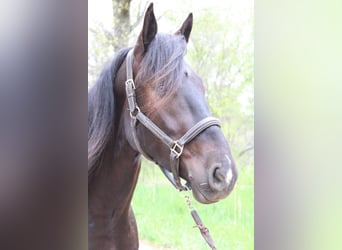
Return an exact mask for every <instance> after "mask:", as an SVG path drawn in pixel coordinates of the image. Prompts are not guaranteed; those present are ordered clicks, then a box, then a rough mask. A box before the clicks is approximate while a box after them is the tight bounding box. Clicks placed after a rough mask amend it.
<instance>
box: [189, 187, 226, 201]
mask: <svg viewBox="0 0 342 250" xmlns="http://www.w3.org/2000/svg"><path fill="white" fill-rule="evenodd" d="M192 195H193V196H194V197H195V199H196V200H197V201H198V202H200V203H202V204H211V203H215V202H218V201H219V200H220V199H216V198H214V199H211V198H209V197H208V195H205V194H204V192H203V191H201V190H199V189H197V188H193V189H192Z"/></svg>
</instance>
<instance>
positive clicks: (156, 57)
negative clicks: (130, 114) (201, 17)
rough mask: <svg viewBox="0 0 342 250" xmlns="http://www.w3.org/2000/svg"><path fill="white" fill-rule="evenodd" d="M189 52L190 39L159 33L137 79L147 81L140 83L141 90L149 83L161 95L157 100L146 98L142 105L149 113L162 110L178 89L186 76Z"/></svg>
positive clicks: (145, 56)
mask: <svg viewBox="0 0 342 250" xmlns="http://www.w3.org/2000/svg"><path fill="white" fill-rule="evenodd" d="M185 53H186V41H185V39H184V37H183V36H180V35H173V34H163V33H158V34H157V35H156V36H155V38H154V39H153V40H152V42H151V43H150V44H149V46H148V50H147V51H146V53H145V54H144V57H143V59H142V61H141V64H140V69H139V72H138V73H137V75H136V80H135V81H136V82H143V83H145V84H142V85H138V86H136V87H137V92H140V91H139V88H146V84H148V85H149V87H152V88H153V89H154V90H155V91H156V92H157V94H158V97H159V98H158V99H157V100H156V99H154V100H150V101H148V100H144V104H145V105H144V106H142V107H141V108H142V109H143V110H144V112H146V114H147V115H151V114H152V113H153V112H154V111H156V110H158V109H159V108H160V107H161V106H162V105H163V104H165V103H166V102H167V101H168V100H169V98H170V97H171V96H172V95H173V93H174V92H175V91H176V90H177V89H178V87H179V85H180V83H181V77H182V76H183V75H184V72H183V71H184V61H183V58H184V55H185Z"/></svg>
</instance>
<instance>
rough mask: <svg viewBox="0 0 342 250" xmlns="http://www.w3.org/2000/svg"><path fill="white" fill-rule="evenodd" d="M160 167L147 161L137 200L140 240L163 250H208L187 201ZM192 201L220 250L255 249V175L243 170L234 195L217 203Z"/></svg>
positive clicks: (250, 170) (136, 213)
mask: <svg viewBox="0 0 342 250" xmlns="http://www.w3.org/2000/svg"><path fill="white" fill-rule="evenodd" d="M183 196H184V192H183V193H179V192H178V191H176V190H175V189H174V188H173V186H172V185H171V184H170V183H169V182H168V181H167V180H166V178H165V177H164V176H163V174H162V173H161V172H160V170H159V169H158V167H157V166H151V165H150V164H149V163H146V162H144V163H143V166H142V170H141V174H140V177H139V182H138V185H137V188H136V190H135V193H134V197H133V209H134V212H135V216H136V220H137V223H138V230H139V237H140V239H143V240H144V241H147V242H150V243H152V244H154V245H155V246H158V247H160V248H163V249H165V248H166V249H179V250H183V249H194V250H201V249H203V250H207V249H209V246H207V245H206V242H205V241H204V239H203V238H202V236H201V234H200V232H199V230H198V229H197V228H193V226H194V225H195V223H194V221H193V219H192V217H191V215H190V211H189V209H188V207H187V205H186V203H185V201H184V198H183ZM190 197H191V201H192V203H193V205H194V207H195V209H196V210H197V212H198V213H199V215H200V217H201V219H202V221H203V223H204V224H205V225H206V226H207V227H208V228H209V230H210V234H211V236H212V237H213V239H214V242H215V244H216V247H217V249H219V250H227V249H234V250H252V249H254V238H253V237H254V172H253V168H252V167H250V166H248V167H244V168H242V169H239V178H238V182H237V185H236V186H235V189H234V191H233V192H232V193H231V195H230V196H229V197H228V198H226V199H225V200H222V201H220V202H218V203H215V204H210V205H203V204H200V203H198V202H196V201H195V199H194V198H193V197H192V195H191V196H190Z"/></svg>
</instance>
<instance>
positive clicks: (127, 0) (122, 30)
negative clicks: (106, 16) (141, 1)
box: [111, 0, 131, 51]
mask: <svg viewBox="0 0 342 250" xmlns="http://www.w3.org/2000/svg"><path fill="white" fill-rule="evenodd" d="M130 5H131V0H112V8H113V20H114V33H113V38H112V39H111V40H112V43H113V47H114V51H118V50H119V49H120V48H122V47H124V46H126V45H127V43H128V34H129V32H130V29H131V27H130V11H129V10H130Z"/></svg>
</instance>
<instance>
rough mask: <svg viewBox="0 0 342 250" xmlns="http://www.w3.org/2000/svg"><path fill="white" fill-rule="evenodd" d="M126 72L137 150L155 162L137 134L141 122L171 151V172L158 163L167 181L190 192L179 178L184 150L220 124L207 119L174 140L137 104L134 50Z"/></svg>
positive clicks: (131, 52) (216, 120) (128, 57)
mask: <svg viewBox="0 0 342 250" xmlns="http://www.w3.org/2000/svg"><path fill="white" fill-rule="evenodd" d="M126 72H127V80H126V95H127V101H128V108H129V112H130V116H131V129H132V135H133V140H134V143H135V146H136V148H137V150H138V151H139V152H140V153H141V154H142V155H144V156H145V158H147V159H149V160H151V161H153V159H152V157H150V156H149V155H147V154H146V153H145V152H144V150H143V149H142V148H141V145H140V143H139V140H138V137H137V133H136V125H137V122H138V121H139V122H140V123H141V124H142V125H144V126H145V127H146V128H147V129H148V130H149V131H151V132H152V133H153V134H154V135H155V136H156V137H157V138H158V139H160V140H161V141H162V142H163V143H164V144H165V145H166V146H167V147H168V148H169V149H170V166H171V171H172V175H171V173H170V171H168V170H167V169H166V168H165V167H163V166H161V165H159V164H158V163H156V164H157V165H158V166H159V167H160V169H161V171H162V172H163V173H164V175H165V176H166V177H167V179H168V180H169V181H170V182H171V183H172V185H173V186H174V187H175V188H176V189H178V190H179V191H182V190H190V189H191V187H190V185H189V184H188V183H186V184H185V185H182V183H181V180H180V176H179V159H180V157H181V156H182V153H183V148H184V146H185V144H186V143H188V142H190V141H191V140H193V139H194V138H195V137H196V136H197V135H199V134H200V133H202V132H203V131H204V130H205V129H207V128H209V127H211V126H220V122H219V120H218V119H217V118H214V117H206V118H204V119H203V120H201V121H199V122H198V123H196V124H195V125H194V126H193V127H192V128H190V129H189V130H188V131H187V132H186V133H185V134H184V135H183V136H182V137H181V138H179V139H177V140H174V139H172V138H171V137H169V136H168V135H167V134H165V133H164V132H163V131H162V130H161V129H160V128H159V127H158V126H157V125H156V124H155V123H154V122H153V121H151V120H150V119H149V118H148V117H147V116H146V115H144V114H143V113H142V112H141V111H140V108H139V106H138V104H137V101H136V94H135V85H134V80H133V49H131V50H130V51H129V52H128V54H127V58H126Z"/></svg>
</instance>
